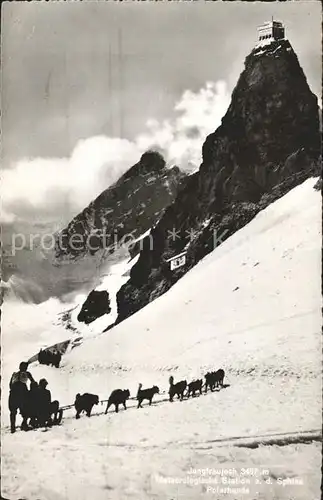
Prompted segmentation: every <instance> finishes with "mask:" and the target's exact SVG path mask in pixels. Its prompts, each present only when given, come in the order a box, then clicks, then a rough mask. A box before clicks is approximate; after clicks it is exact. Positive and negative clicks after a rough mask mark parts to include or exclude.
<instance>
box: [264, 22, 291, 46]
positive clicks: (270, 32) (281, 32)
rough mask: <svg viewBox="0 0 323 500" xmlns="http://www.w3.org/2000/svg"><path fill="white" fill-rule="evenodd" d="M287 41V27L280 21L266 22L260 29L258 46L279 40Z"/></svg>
mask: <svg viewBox="0 0 323 500" xmlns="http://www.w3.org/2000/svg"><path fill="white" fill-rule="evenodd" d="M284 39H285V27H284V25H283V23H281V22H280V21H274V19H273V18H272V19H271V21H268V22H265V23H264V24H262V25H261V26H259V27H258V45H266V44H267V43H272V42H274V41H277V40H284Z"/></svg>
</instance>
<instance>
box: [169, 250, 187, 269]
mask: <svg viewBox="0 0 323 500" xmlns="http://www.w3.org/2000/svg"><path fill="white" fill-rule="evenodd" d="M166 262H167V263H169V265H170V270H171V271H174V270H175V269H178V268H179V267H182V266H184V265H185V264H186V252H182V253H179V254H177V255H174V257H171V258H170V259H167V260H166Z"/></svg>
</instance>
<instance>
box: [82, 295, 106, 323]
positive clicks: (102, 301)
mask: <svg viewBox="0 0 323 500" xmlns="http://www.w3.org/2000/svg"><path fill="white" fill-rule="evenodd" d="M109 312H111V307H110V300H109V294H108V292H106V291H105V290H103V291H96V290H92V292H91V293H89V295H88V296H87V299H86V301H85V302H84V304H83V306H82V309H81V311H80V312H79V314H78V316H77V320H78V321H80V322H82V323H85V324H86V325H88V324H89V323H92V321H94V320H96V319H97V318H100V317H101V316H103V315H104V314H108V313H109Z"/></svg>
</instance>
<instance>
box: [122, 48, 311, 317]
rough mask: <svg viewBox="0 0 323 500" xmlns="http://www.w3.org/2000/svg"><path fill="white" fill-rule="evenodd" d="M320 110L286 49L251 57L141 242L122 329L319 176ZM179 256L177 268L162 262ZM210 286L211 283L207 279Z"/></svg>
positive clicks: (125, 290)
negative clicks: (189, 168)
mask: <svg viewBox="0 0 323 500" xmlns="http://www.w3.org/2000/svg"><path fill="white" fill-rule="evenodd" d="M320 150H321V137H320V131H319V108H318V104H317V98H316V96H315V95H314V94H313V93H312V92H311V91H310V89H309V86H308V84H307V81H306V77H305V75H304V72H303V70H302V68H301V66H300V64H299V62H298V58H297V56H296V54H295V52H294V50H293V48H292V47H291V45H290V43H289V41H287V40H283V41H279V42H273V43H272V44H270V45H268V46H266V47H262V48H261V47H260V48H256V49H254V50H252V52H251V53H250V54H249V55H248V56H247V58H246V60H245V68H244V71H243V72H242V73H241V75H240V78H239V80H238V83H237V85H236V87H235V89H234V91H233V94H232V100H231V104H230V106H229V108H228V111H227V113H226V115H225V116H224V118H223V119H222V124H221V126H220V127H219V128H218V129H217V130H216V131H215V132H214V133H212V134H210V135H209V136H208V137H207V139H206V141H205V143H204V145H203V151H202V153H203V161H202V164H201V166H200V169H199V171H198V172H196V173H195V174H194V175H191V176H190V177H189V179H188V180H187V182H186V184H185V187H184V188H183V189H182V190H181V191H180V192H179V194H178V195H177V197H176V199H175V201H174V202H173V203H172V204H171V205H170V206H169V207H168V208H167V209H166V211H165V213H164V215H163V216H162V218H161V219H160V221H159V222H158V224H157V225H156V226H155V227H154V228H153V229H152V230H151V235H150V238H152V239H153V248H152V249H151V244H150V239H149V237H146V239H145V241H144V245H143V250H142V251H141V253H140V257H139V259H138V261H137V263H136V264H135V266H134V267H133V268H132V270H131V273H130V279H129V281H128V282H127V283H126V284H125V285H124V286H123V287H122V288H121V289H120V291H119V293H118V295H117V300H118V313H119V315H118V320H117V322H120V321H122V320H123V319H125V318H127V317H128V316H130V315H131V314H133V313H135V312H136V311H138V310H139V309H140V308H142V307H143V306H145V305H146V304H147V303H149V302H151V301H152V300H154V299H155V298H156V297H158V296H160V295H161V294H162V293H164V292H165V291H167V290H168V289H169V288H170V287H171V286H172V285H173V284H174V283H175V282H176V281H177V280H178V279H179V278H180V277H181V276H182V275H183V274H185V273H186V272H187V271H188V270H189V269H190V268H191V267H192V266H194V265H195V264H196V263H197V262H198V261H199V260H200V259H201V258H202V257H204V256H205V255H206V254H207V253H209V252H210V251H211V250H213V248H214V246H216V245H218V244H220V243H221V242H222V241H224V240H225V239H226V238H227V237H229V236H230V235H231V234H233V233H234V232H235V231H237V230H238V229H240V228H241V227H242V226H244V225H245V224H246V223H248V222H249V221H250V220H251V219H252V218H253V217H254V216H255V215H256V214H257V213H258V212H259V211H260V210H262V209H263V208H265V207H266V206H267V205H269V204H270V203H271V202H273V201H274V200H276V199H277V198H279V197H281V196H283V195H284V194H285V193H286V192H288V191H289V190H290V189H292V188H293V187H294V186H296V185H297V184H299V183H301V182H303V181H304V180H305V179H306V178H307V177H310V176H312V175H317V174H318V173H319V172H320ZM183 250H186V251H187V259H186V264H185V266H183V267H180V268H178V269H177V270H176V271H173V272H171V271H170V269H169V264H168V263H167V262H166V261H167V259H169V258H170V257H172V256H174V255H176V254H177V253H179V252H181V251H183ZM210 279H212V277H210Z"/></svg>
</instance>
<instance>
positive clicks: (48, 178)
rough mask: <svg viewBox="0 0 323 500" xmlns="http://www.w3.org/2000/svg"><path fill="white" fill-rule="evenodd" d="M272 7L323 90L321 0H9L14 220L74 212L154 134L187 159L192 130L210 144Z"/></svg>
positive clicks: (7, 147)
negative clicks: (208, 136) (266, 0)
mask: <svg viewBox="0 0 323 500" xmlns="http://www.w3.org/2000/svg"><path fill="white" fill-rule="evenodd" d="M272 15H273V16H274V17H275V18H276V19H278V20H282V21H283V22H284V23H285V25H286V35H287V38H289V40H290V42H291V43H292V45H293V47H294V49H295V51H296V53H297V55H298V57H299V59H300V63H301V65H302V67H303V69H304V71H305V74H306V75H307V78H308V82H309V84H310V87H311V89H312V91H313V92H314V93H316V94H317V95H319V93H320V89H321V79H320V75H321V66H320V64H321V8H320V3H319V2H311V1H306V2H279V3H278V2H274V3H260V2H259V3H246V2H224V3H222V2H202V1H196V2H187V3H185V2H180V3H176V2H171V3H168V2H160V3H157V2H147V3H145V2H131V3H130V2H128V3H126V2H122V3H121V2H46V3H45V2H30V3H27V2H26V3H20V2H19V3H18V2H17V3H15V2H7V3H4V5H3V9H2V33H1V42H2V94H1V100H2V108H3V115H2V132H3V137H2V168H3V175H2V189H3V195H4V202H3V203H4V214H5V216H6V217H7V218H8V220H9V219H10V217H18V218H19V217H20V218H22V217H30V218H33V217H35V214H38V216H39V218H40V219H41V218H42V217H45V218H46V217H56V216H57V217H58V218H59V219H60V220H62V222H63V223H64V218H65V219H68V218H69V217H70V216H72V215H73V214H75V213H77V211H78V210H80V209H81V208H83V207H84V206H85V205H86V204H87V203H88V202H89V201H91V199H92V198H93V197H94V196H96V195H97V194H99V192H100V191H102V190H103V189H104V188H105V187H106V186H107V185H108V184H109V183H111V182H112V181H114V180H115V179H116V177H118V175H119V174H120V172H121V171H123V170H124V169H125V168H128V167H130V166H131V165H132V164H133V163H135V162H136V161H137V160H138V159H139V158H138V155H139V154H140V151H141V150H142V149H144V148H145V147H149V146H150V145H151V144H154V143H156V144H157V143H158V144H159V145H162V146H163V147H165V148H166V149H167V151H168V155H169V158H168V160H169V161H171V162H173V163H174V162H177V163H180V162H183V163H185V162H186V163H187V162H188V161H189V159H188V157H187V156H185V155H184V152H185V151H187V134H186V132H187V131H188V130H190V131H191V130H192V129H193V127H194V126H196V127H197V128H198V132H197V134H196V138H197V142H196V145H197V146H198V147H200V144H199V142H198V141H199V140H200V139H201V138H202V136H203V134H207V133H209V132H210V131H212V130H214V129H215V128H216V127H217V126H218V125H219V123H220V119H221V116H222V115H223V113H224V112H225V110H226V107H227V105H228V103H229V99H230V94H231V91H232V88H233V87H234V85H235V83H236V81H237V78H238V76H239V74H240V72H241V70H242V69H243V61H244V59H245V57H246V55H247V54H248V53H249V52H250V50H251V49H252V47H253V45H254V44H255V41H256V39H257V30H256V27H257V25H259V24H261V23H262V22H263V21H266V20H269V19H270V18H271V16H272ZM185 134H186V135H185ZM190 154H191V156H192V158H193V160H194V161H196V162H198V158H196V159H194V151H193V150H192V151H191V152H190ZM194 161H193V163H194Z"/></svg>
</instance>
